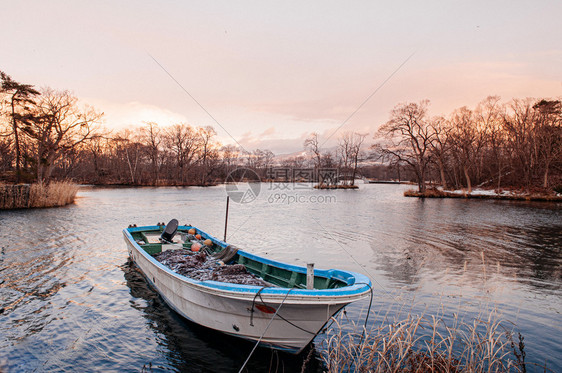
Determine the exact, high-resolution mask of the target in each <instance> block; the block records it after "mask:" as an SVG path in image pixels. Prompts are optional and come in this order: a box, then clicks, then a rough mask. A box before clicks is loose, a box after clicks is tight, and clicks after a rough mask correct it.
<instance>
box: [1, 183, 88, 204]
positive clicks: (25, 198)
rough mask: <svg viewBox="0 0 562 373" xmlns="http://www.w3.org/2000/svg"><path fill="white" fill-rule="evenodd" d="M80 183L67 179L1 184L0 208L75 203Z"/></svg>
mask: <svg viewBox="0 0 562 373" xmlns="http://www.w3.org/2000/svg"><path fill="white" fill-rule="evenodd" d="M77 192H78V185H76V184H73V183H70V182H67V181H55V182H52V183H50V184H48V185H47V184H0V210H10V209H27V208H42V207H60V206H66V205H69V204H71V203H74V199H75V198H76V193H77Z"/></svg>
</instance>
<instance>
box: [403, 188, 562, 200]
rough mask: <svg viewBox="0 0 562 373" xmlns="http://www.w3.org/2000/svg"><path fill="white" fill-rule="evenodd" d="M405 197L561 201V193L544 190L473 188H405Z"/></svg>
mask: <svg viewBox="0 0 562 373" xmlns="http://www.w3.org/2000/svg"><path fill="white" fill-rule="evenodd" d="M404 196H405V197H418V198H472V199H501V200H511V201H546V202H562V195H561V194H557V193H554V192H553V193H550V194H549V193H546V192H525V191H517V190H499V191H497V190H486V189H474V190H472V192H471V193H468V191H466V190H442V189H435V188H432V189H427V190H426V191H425V192H423V193H422V192H418V191H415V190H412V189H410V190H407V191H405V192H404Z"/></svg>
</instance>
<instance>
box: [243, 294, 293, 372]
mask: <svg viewBox="0 0 562 373" xmlns="http://www.w3.org/2000/svg"><path fill="white" fill-rule="evenodd" d="M291 291H293V289H289V291H288V292H287V294H285V297H284V298H283V300H282V301H281V304H280V305H279V307H278V308H277V310H276V311H275V313H274V314H273V316H272V317H271V319H270V320H269V323H268V324H267V326H266V328H265V330H264V331H263V333H262V335H261V336H260V338H259V339H258V340H257V341H256V344H255V345H254V348H252V351H250V354H249V355H248V357H247V358H246V361H244V364H242V367H241V368H240V370H239V371H238V373H242V370H243V369H244V368H245V367H246V364H248V361H250V358H251V357H252V355H253V354H254V351H255V350H256V348H257V347H258V345H259V344H260V342H261V340H262V339H263V336H264V335H265V333H266V332H267V330H268V329H269V327H270V326H271V323H272V322H273V319H274V318H275V316H277V314H278V313H279V310H280V309H281V307H282V306H283V304H284V303H285V300H286V299H287V297H288V296H289V293H290V292H291Z"/></svg>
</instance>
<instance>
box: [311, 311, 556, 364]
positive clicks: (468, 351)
mask: <svg viewBox="0 0 562 373" xmlns="http://www.w3.org/2000/svg"><path fill="white" fill-rule="evenodd" d="M482 316H485V317H482ZM341 322H342V319H341V318H340V319H339V320H338V319H334V323H335V326H334V327H333V328H330V329H329V330H328V332H327V337H326V340H325V341H324V342H323V344H322V352H321V354H322V357H323V360H324V362H325V363H326V366H327V368H328V372H330V373H336V372H420V373H424V372H526V371H527V366H528V365H529V364H528V363H526V362H525V344H524V343H523V337H522V336H521V334H519V335H518V341H514V333H513V331H512V329H513V324H510V323H507V322H505V321H501V320H499V318H498V317H497V313H496V311H495V310H493V311H490V312H489V314H488V315H480V316H479V317H477V318H476V319H474V320H472V321H470V322H465V321H462V320H461V319H459V317H458V315H457V314H455V315H454V317H453V318H452V321H449V325H447V324H446V323H445V321H444V318H442V317H440V316H423V315H422V316H416V315H411V314H408V315H407V316H406V317H404V318H403V319H402V320H399V321H395V322H392V323H390V324H389V323H387V322H384V321H383V322H381V323H380V324H379V325H378V326H373V327H372V329H370V330H365V329H364V328H360V329H358V328H354V330H353V331H349V330H346V328H345V326H344V325H342V323H341ZM357 330H360V332H358V331H357ZM542 370H543V371H546V369H545V368H542Z"/></svg>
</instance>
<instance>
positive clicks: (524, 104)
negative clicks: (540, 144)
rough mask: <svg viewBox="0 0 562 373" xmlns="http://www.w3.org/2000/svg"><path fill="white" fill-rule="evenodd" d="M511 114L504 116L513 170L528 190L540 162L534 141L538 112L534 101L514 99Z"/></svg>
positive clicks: (511, 104)
mask: <svg viewBox="0 0 562 373" xmlns="http://www.w3.org/2000/svg"><path fill="white" fill-rule="evenodd" d="M509 109H510V112H506V113H505V114H504V118H503V121H504V129H505V131H506V132H507V135H508V136H509V148H510V149H509V151H510V152H511V154H512V156H511V158H512V159H511V162H512V163H513V165H512V168H513V169H514V170H517V173H520V174H521V179H522V180H523V182H524V184H525V186H526V188H527V189H528V188H529V187H530V186H531V182H532V177H533V170H534V169H535V167H536V164H537V162H538V159H537V158H538V149H537V145H536V142H535V141H534V140H535V139H534V128H533V125H534V122H535V119H536V118H535V116H536V114H537V113H536V111H535V110H533V107H532V99H530V98H527V99H524V100H519V99H514V100H512V101H511V103H510V104H509Z"/></svg>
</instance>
